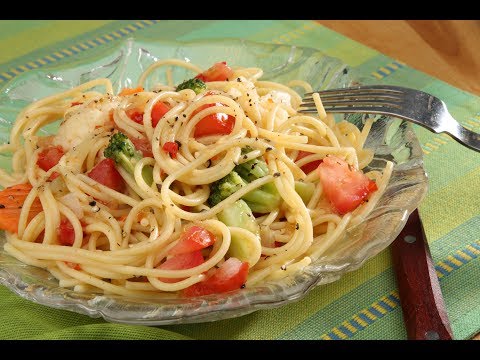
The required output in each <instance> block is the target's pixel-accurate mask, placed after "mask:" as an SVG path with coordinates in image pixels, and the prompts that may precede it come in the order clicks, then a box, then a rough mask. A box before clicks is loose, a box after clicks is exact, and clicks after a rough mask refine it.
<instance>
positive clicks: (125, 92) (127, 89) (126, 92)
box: [118, 86, 143, 96]
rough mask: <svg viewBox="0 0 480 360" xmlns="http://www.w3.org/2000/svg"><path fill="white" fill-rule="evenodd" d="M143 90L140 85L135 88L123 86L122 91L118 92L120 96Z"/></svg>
mask: <svg viewBox="0 0 480 360" xmlns="http://www.w3.org/2000/svg"><path fill="white" fill-rule="evenodd" d="M142 91H143V87H141V86H138V87H136V88H134V89H132V88H123V89H122V91H120V93H119V94H118V95H119V96H126V95H132V94H136V93H139V92H142Z"/></svg>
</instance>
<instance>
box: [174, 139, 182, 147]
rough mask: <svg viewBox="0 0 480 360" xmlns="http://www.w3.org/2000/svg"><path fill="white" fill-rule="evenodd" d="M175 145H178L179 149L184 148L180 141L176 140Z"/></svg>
mask: <svg viewBox="0 0 480 360" xmlns="http://www.w3.org/2000/svg"><path fill="white" fill-rule="evenodd" d="M175 144H177V145H178V147H179V148H181V147H182V143H181V142H180V141H178V140H175Z"/></svg>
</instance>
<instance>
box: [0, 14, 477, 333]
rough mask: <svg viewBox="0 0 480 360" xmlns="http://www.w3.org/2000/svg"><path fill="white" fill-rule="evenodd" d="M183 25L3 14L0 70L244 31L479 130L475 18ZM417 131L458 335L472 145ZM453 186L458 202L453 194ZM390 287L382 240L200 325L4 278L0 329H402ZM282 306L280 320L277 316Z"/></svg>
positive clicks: (427, 203) (471, 283) (470, 258)
mask: <svg viewBox="0 0 480 360" xmlns="http://www.w3.org/2000/svg"><path fill="white" fill-rule="evenodd" d="M247 22H248V26H246V25H247V24H246V23H247ZM319 23H320V24H322V25H324V26H318V24H319ZM178 25H179V21H150V20H148V21H144V20H141V21H135V20H128V21H127V20H122V21H103V20H102V21H74V22H72V21H58V20H57V21H28V22H27V21H25V22H19V21H8V20H6V21H1V22H0V29H2V31H0V34H1V35H0V45H1V46H0V47H1V48H2V49H4V51H2V53H1V54H0V81H2V82H4V81H6V79H10V78H11V77H12V76H15V75H16V74H19V73H22V72H24V71H28V69H30V68H31V67H41V66H40V65H42V64H44V63H47V62H49V61H53V62H56V63H62V61H64V62H65V61H69V60H68V58H69V56H71V55H72V54H73V53H76V52H84V51H85V52H88V51H89V50H88V49H90V48H93V47H99V46H102V45H101V44H104V43H106V42H107V43H108V42H113V41H117V40H118V39H121V38H123V37H126V36H130V35H129V34H130V33H132V32H137V33H141V34H143V35H145V36H152V37H155V39H157V38H161V39H178V40H194V39H199V38H211V37H242V38H247V39H250V40H254V41H260V42H274V43H289V44H294V45H298V46H302V45H303V46H311V47H317V48H318V49H320V50H322V51H325V52H327V53H328V54H330V55H332V56H337V57H340V58H342V59H343V60H344V61H345V62H347V63H349V64H351V65H352V66H356V67H358V69H359V70H360V71H361V72H362V74H364V75H367V76H370V77H371V78H372V79H373V78H376V80H375V81H379V82H380V83H386V84H388V83H398V84H403V85H405V86H411V87H417V88H419V89H421V90H424V91H429V92H432V93H435V94H436V95H438V96H441V97H442V98H445V99H446V100H448V103H449V109H450V105H451V110H452V113H454V114H456V115H457V116H458V117H459V120H461V121H462V123H465V124H470V126H472V127H473V128H475V129H478V126H479V124H480V111H479V110H480V107H479V105H480V103H479V101H478V100H479V98H478V95H480V71H479V70H480V59H477V58H476V57H475V54H473V49H475V48H478V40H476V39H479V38H480V21H383V20H382V21H380V20H375V21H366V20H365V21H363V20H362V21H334V20H325V21H324V20H321V21H318V22H317V23H315V22H314V21H300V20H299V21H297V20H292V21H238V22H236V21H222V20H216V21H210V20H208V21H191V22H188V23H185V22H182V23H181V25H182V26H178ZM315 25H317V26H315ZM327 28H328V29H332V30H334V31H336V32H338V33H339V34H343V35H344V36H346V37H347V38H344V37H343V36H341V35H339V34H338V33H334V32H332V31H330V30H328V29H327ZM52 29H55V31H52ZM32 34H34V36H32ZM350 39H353V40H355V41H357V42H359V43H361V44H363V45H367V46H369V47H370V48H371V49H375V50H376V51H378V53H376V52H374V51H373V50H371V49H367V48H365V47H364V46H362V45H359V44H357V43H355V42H354V41H352V40H350ZM92 40H93V41H92ZM412 49H414V51H412ZM382 54H384V55H386V56H383V55H382ZM35 59H39V60H35ZM34 60H35V61H34ZM397 60H398V62H397ZM42 66H43V65H42ZM387 68H388V69H387ZM413 69H416V70H419V71H420V72H417V71H415V70H413ZM2 71H3V72H2ZM425 74H428V75H430V76H433V77H435V79H434V78H431V77H430V76H426V75H425ZM437 79H440V80H443V81H445V82H446V83H447V84H449V85H451V86H449V85H447V84H445V83H443V82H442V81H439V80H437ZM452 86H453V87H452ZM458 89H462V90H464V91H466V92H467V93H464V92H462V91H460V90H458ZM415 131H416V133H417V136H418V138H419V142H420V144H421V146H422V150H423V151H424V154H425V156H424V161H425V165H426V169H427V171H428V172H429V176H430V188H429V194H428V195H427V197H426V199H425V200H424V201H423V203H422V207H421V208H420V210H421V211H422V209H423V210H424V212H423V213H422V219H423V220H424V225H425V227H426V231H427V237H428V238H429V242H430V245H431V250H432V256H433V257H434V261H435V263H436V269H437V274H438V275H439V278H441V285H442V291H444V295H445V299H446V303H447V304H446V305H447V308H448V310H449V316H450V320H451V322H452V328H454V330H455V331H456V334H457V335H458V338H468V337H471V336H472V333H474V332H476V331H477V330H478V329H479V328H480V326H479V323H480V309H479V307H478V295H479V294H480V287H478V284H477V282H476V281H475V280H473V279H475V278H476V277H477V276H478V269H479V268H480V263H479V262H478V260H479V259H480V257H479V255H480V240H478V236H477V235H478V232H477V231H476V229H478V227H479V226H480V217H479V216H478V215H476V214H477V213H478V211H477V209H478V207H477V204H478V203H480V198H479V195H478V193H475V192H474V190H473V189H474V188H475V187H476V186H480V183H479V182H478V180H479V179H480V176H478V174H479V173H478V170H479V169H480V168H479V167H478V164H479V161H478V160H479V157H478V153H475V152H472V151H470V150H466V149H465V148H464V147H462V146H460V145H458V144H456V142H455V141H452V140H451V139H448V136H447V138H444V137H441V136H439V135H433V134H432V133H430V132H428V131H427V130H424V129H423V128H420V127H416V126H415ZM445 136H446V135H445ZM445 165H448V166H445ZM444 174H447V175H446V176H444ZM469 189H470V190H469ZM458 197H460V198H461V199H462V200H463V201H461V202H460V201H456V199H457V200H458ZM472 241H473V242H472ZM472 246H473V247H472ZM459 255H461V256H460V257H459ZM452 256H453V257H452ZM385 294H386V295H385ZM397 296H398V295H396V292H395V282H394V277H393V272H392V270H391V263H390V256H389V253H388V251H384V252H382V253H380V254H379V255H378V256H376V257H375V258H374V259H371V260H370V261H368V262H367V263H366V264H365V266H363V267H362V268H361V269H359V270H358V271H356V272H352V273H350V274H348V275H347V276H345V277H344V279H342V280H341V281H338V282H335V283H332V284H329V285H325V286H324V287H322V289H314V291H312V292H311V293H310V294H309V296H308V297H307V298H306V299H305V300H304V301H302V302H299V303H297V304H292V305H290V306H286V307H282V308H279V309H278V310H276V311H275V314H273V312H272V311H270V312H269V311H259V312H256V313H254V314H251V315H248V316H245V317H241V318H238V319H231V320H226V321H222V322H215V323H211V324H204V325H203V326H188V325H181V326H171V327H158V328H153V329H152V328H146V327H122V326H119V325H115V326H113V325H112V326H109V325H111V324H108V323H105V322H104V321H103V320H102V319H90V318H88V317H86V316H81V315H78V314H74V313H70V312H67V311H61V310H55V309H49V308H45V307H41V306H40V305H37V304H32V303H30V302H27V301H25V300H23V299H20V298H19V297H18V296H15V295H13V294H11V293H10V292H7V291H5V289H4V288H3V287H1V286H0V305H1V306H0V308H3V309H4V310H3V311H2V310H0V338H2V337H3V338H8V337H10V338H17V337H18V336H19V335H21V336H23V337H25V338H32V337H35V336H36V337H37V338H42V339H43V338H91V339H94V338H107V337H108V336H111V337H112V338H129V336H130V337H132V338H142V339H145V338H151V339H160V338H170V337H174V338H175V337H176V336H178V337H180V338H182V337H184V336H187V337H190V338H208V339H210V338H224V337H226V338H247V339H248V338H250V339H252V338H256V339H257V338H285V339H300V338H305V339H310V338H315V339H318V338H319V337H321V338H353V339H373V338H377V339H378V338H382V339H383V338H397V339H399V338H404V337H405V334H404V329H403V324H402V321H401V312H400V309H399V306H398V305H399V303H398V297H397ZM347 308H348V311H345V309H347ZM6 309H8V310H6ZM342 309H343V310H342ZM352 314H353V315H352ZM365 316H366V317H365ZM278 317H281V318H282V319H284V321H277V319H278ZM45 319H48V321H45ZM343 320H344V321H343ZM342 321H343V322H342ZM2 324H3V325H2ZM2 329H3V330H2ZM468 329H470V330H468ZM20 332H21V333H20ZM39 332H40V333H39ZM321 334H323V335H321ZM320 335H321V336H320ZM477 338H480V336H478V335H477Z"/></svg>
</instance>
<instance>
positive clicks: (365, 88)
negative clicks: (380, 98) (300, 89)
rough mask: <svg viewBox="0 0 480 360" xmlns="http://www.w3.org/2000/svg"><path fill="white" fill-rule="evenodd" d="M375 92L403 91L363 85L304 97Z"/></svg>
mask: <svg viewBox="0 0 480 360" xmlns="http://www.w3.org/2000/svg"><path fill="white" fill-rule="evenodd" d="M359 91H360V92H365V93H369V92H375V91H377V92H378V91H381V92H386V93H397V94H402V93H403V90H402V88H400V87H397V86H391V85H364V86H353V87H349V88H338V89H328V90H319V91H313V92H309V93H305V94H304V96H310V95H312V94H313V93H315V92H318V93H319V94H320V95H322V94H323V95H328V94H337V95H343V94H358V92H359Z"/></svg>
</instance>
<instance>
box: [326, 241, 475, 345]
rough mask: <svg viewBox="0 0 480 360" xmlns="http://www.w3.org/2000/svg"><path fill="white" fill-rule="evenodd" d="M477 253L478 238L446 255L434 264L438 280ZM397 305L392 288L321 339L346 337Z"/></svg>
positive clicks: (398, 298) (398, 303)
mask: <svg viewBox="0 0 480 360" xmlns="http://www.w3.org/2000/svg"><path fill="white" fill-rule="evenodd" d="M479 255H480V240H477V241H475V242H473V243H471V244H469V245H467V246H465V248H463V249H461V250H456V251H455V252H454V254H451V255H448V256H447V257H446V258H445V259H444V260H442V261H439V262H438V263H437V265H436V266H435V269H436V271H437V275H438V278H439V280H440V281H441V280H442V279H443V278H444V277H445V276H446V275H449V274H450V273H452V272H453V271H455V270H457V269H459V268H460V267H462V266H463V265H465V264H467V263H469V262H470V261H471V260H473V259H476V258H477V257H478V256H479ZM398 305H400V297H399V295H398V292H397V291H396V290H393V291H391V292H390V293H389V294H388V295H386V296H383V297H381V298H380V299H379V300H377V301H375V302H374V303H372V304H371V305H370V306H369V307H367V308H365V309H362V310H360V311H359V312H358V313H357V314H355V315H353V316H352V317H351V318H350V319H348V320H345V321H343V322H342V323H341V324H340V325H338V326H336V327H334V328H333V329H331V330H330V331H328V332H326V333H324V334H322V335H321V336H320V338H321V339H323V340H340V339H348V338H350V337H352V336H353V335H354V334H355V333H357V332H359V331H361V330H363V329H365V328H366V327H367V326H369V325H371V324H373V323H374V322H375V321H377V320H378V319H379V318H382V317H383V316H384V315H386V314H387V313H389V312H391V311H393V310H394V309H396V308H397V307H398ZM352 328H353V329H352Z"/></svg>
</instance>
